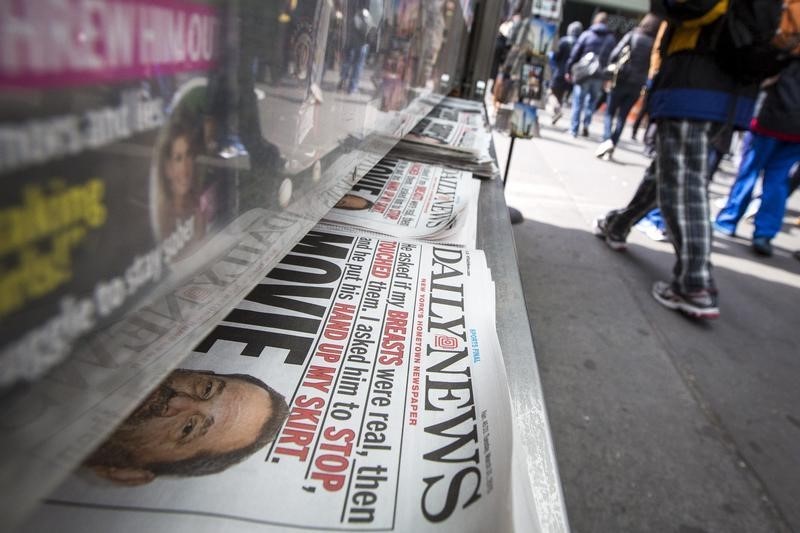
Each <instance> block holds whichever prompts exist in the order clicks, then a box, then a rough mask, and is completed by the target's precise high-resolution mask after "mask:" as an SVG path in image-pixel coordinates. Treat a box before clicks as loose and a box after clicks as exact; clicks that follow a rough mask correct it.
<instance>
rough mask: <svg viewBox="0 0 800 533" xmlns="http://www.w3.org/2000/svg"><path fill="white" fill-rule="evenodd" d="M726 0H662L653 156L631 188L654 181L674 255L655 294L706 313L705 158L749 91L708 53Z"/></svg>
mask: <svg viewBox="0 0 800 533" xmlns="http://www.w3.org/2000/svg"><path fill="white" fill-rule="evenodd" d="M727 5H728V3H727V1H726V0H721V1H715V0H685V1H681V2H676V1H672V0H667V1H665V2H664V7H665V11H666V14H667V16H668V19H669V20H670V26H669V28H668V30H667V32H666V34H665V35H664V38H663V43H662V64H661V68H660V71H659V73H658V75H657V76H656V79H655V81H654V84H653V92H652V94H651V97H650V116H651V117H652V118H653V119H654V120H655V121H656V122H657V129H656V157H655V159H654V162H653V164H652V165H651V168H650V169H648V170H649V172H648V173H646V175H645V179H644V180H643V182H642V184H641V185H640V186H639V189H640V191H637V196H641V198H640V199H639V200H642V199H646V198H647V196H648V195H649V194H652V189H653V185H655V192H656V195H657V198H658V205H659V207H660V208H661V213H662V215H663V217H664V220H665V222H666V224H667V228H668V234H669V238H670V242H671V243H672V245H673V248H674V250H675V256H676V261H675V264H674V267H673V271H672V273H673V277H672V280H670V281H657V282H656V283H655V284H654V285H653V288H652V295H653V297H654V298H655V299H656V301H658V302H659V303H660V304H662V305H664V306H665V307H668V308H669V309H674V310H679V311H682V312H684V313H686V314H688V315H690V316H693V317H696V318H704V319H713V318H717V317H719V305H718V292H717V287H716V284H715V282H714V278H713V275H712V265H711V259H710V256H711V222H710V212H709V201H708V171H709V167H710V166H712V165H710V163H711V162H710V161H709V159H710V157H711V156H712V155H716V156H719V155H721V153H723V152H724V151H727V145H729V144H730V137H731V135H732V128H733V127H738V128H739V129H745V128H746V127H747V125H748V123H749V119H750V117H751V116H752V110H753V105H754V96H755V91H754V90H753V89H752V88H749V87H747V86H745V85H744V84H743V83H742V82H740V81H738V80H737V78H736V77H735V76H734V74H733V73H732V72H731V71H730V70H726V69H724V68H723V67H722V66H721V63H720V62H718V59H717V55H716V54H714V53H713V51H714V48H713V46H714V44H715V43H716V40H715V36H716V35H717V34H718V33H719V29H720V28H721V27H722V26H721V25H722V24H725V23H726V22H727V21H726V19H725V17H723V15H724V14H725V10H726V9H727ZM642 189H644V190H642ZM640 193H641V194H640ZM634 199H637V198H636V197H635V198H634ZM638 205H640V206H641V207H640V209H642V211H641V214H639V218H640V217H641V216H643V215H644V214H645V213H646V212H647V211H649V210H650V208H651V207H652V204H650V203H648V202H646V201H640V202H639V203H638ZM612 213H613V212H612ZM613 231H614V228H612V227H611V226H610V225H609V221H608V220H607V219H600V220H599V221H598V222H597V229H596V232H597V233H599V234H600V236H602V237H605V239H606V241H607V242H608V243H609V245H611V244H612V243H614V244H615V245H619V241H618V239H620V237H622V235H620V234H617V233H614V232H613ZM615 241H616V242H615ZM622 244H623V245H624V238H623V239H622Z"/></svg>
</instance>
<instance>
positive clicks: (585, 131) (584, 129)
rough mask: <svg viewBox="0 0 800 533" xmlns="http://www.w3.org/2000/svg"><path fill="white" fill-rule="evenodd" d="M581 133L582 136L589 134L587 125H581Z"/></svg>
mask: <svg viewBox="0 0 800 533" xmlns="http://www.w3.org/2000/svg"><path fill="white" fill-rule="evenodd" d="M581 135H583V136H584V137H588V136H589V127H588V126H584V127H583V129H582V130H581Z"/></svg>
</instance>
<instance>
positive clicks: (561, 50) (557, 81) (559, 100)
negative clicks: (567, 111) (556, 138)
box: [550, 20, 583, 125]
mask: <svg viewBox="0 0 800 533" xmlns="http://www.w3.org/2000/svg"><path fill="white" fill-rule="evenodd" d="M582 32H583V24H581V23H580V22H578V21H577V20H576V21H574V22H570V23H569V26H567V34H566V35H564V36H563V37H562V38H561V39H559V40H558V45H557V46H556V49H555V51H554V53H553V58H552V60H553V81H552V83H551V85H550V91H551V93H552V95H553V97H554V98H555V100H556V104H555V106H553V125H555V123H556V122H558V120H559V119H560V118H561V117H562V115H563V113H562V107H563V105H564V101H565V98H566V96H567V94H568V93H569V92H570V90H571V89H572V84H571V83H570V82H568V81H567V78H566V74H567V61H569V56H570V54H571V53H572V47H573V46H575V43H576V42H577V40H578V37H579V36H580V34H581V33H582Z"/></svg>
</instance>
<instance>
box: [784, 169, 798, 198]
mask: <svg viewBox="0 0 800 533" xmlns="http://www.w3.org/2000/svg"><path fill="white" fill-rule="evenodd" d="M798 186H800V162H798V163H797V164H796V165H795V166H794V171H792V175H791V176H789V192H788V193H787V194H786V196H787V197H788V196H790V195H791V194H792V193H793V192H794V191H795V189H797V187H798Z"/></svg>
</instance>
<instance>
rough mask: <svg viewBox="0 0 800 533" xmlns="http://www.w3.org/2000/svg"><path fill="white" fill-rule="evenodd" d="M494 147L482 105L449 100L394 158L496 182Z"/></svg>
mask: <svg viewBox="0 0 800 533" xmlns="http://www.w3.org/2000/svg"><path fill="white" fill-rule="evenodd" d="M490 146H491V133H490V132H489V131H487V129H486V127H485V126H484V119H483V108H482V107H480V104H479V103H477V102H471V101H468V100H460V99H457V98H445V99H444V100H442V101H441V102H440V103H439V104H438V105H437V106H436V107H434V108H433V111H431V113H430V114H429V115H428V116H427V117H425V118H423V119H422V120H420V121H419V122H417V124H416V126H415V127H414V128H413V129H412V130H411V131H410V132H409V133H408V134H407V135H406V136H405V137H403V139H402V140H401V141H400V143H398V144H397V146H395V148H394V150H393V154H394V155H395V156H396V157H400V158H404V159H410V160H413V161H421V162H425V163H432V164H440V165H446V166H448V167H451V168H456V169H460V170H467V171H470V172H472V173H474V174H476V175H478V176H481V177H488V178H492V177H494V176H496V175H498V174H499V170H498V169H497V166H496V165H495V163H494V158H493V157H492V155H491V153H490Z"/></svg>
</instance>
